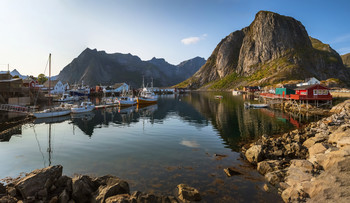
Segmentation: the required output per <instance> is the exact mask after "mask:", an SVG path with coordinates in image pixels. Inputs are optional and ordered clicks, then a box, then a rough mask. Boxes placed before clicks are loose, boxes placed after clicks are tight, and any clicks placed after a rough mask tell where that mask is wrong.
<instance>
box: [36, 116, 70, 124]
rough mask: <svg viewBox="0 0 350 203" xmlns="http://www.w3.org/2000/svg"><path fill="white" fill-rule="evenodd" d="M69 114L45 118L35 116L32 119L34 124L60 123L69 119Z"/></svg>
mask: <svg viewBox="0 0 350 203" xmlns="http://www.w3.org/2000/svg"><path fill="white" fill-rule="evenodd" d="M70 119H71V115H65V116H58V117H47V118H37V119H35V120H34V122H33V123H34V124H49V123H62V122H64V121H66V120H70Z"/></svg>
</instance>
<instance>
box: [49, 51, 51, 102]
mask: <svg viewBox="0 0 350 203" xmlns="http://www.w3.org/2000/svg"><path fill="white" fill-rule="evenodd" d="M49 106H51V53H50V54H49Z"/></svg>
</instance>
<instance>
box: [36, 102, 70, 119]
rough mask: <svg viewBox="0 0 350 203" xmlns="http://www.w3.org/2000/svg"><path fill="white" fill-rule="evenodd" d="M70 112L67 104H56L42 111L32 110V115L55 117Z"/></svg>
mask: <svg viewBox="0 0 350 203" xmlns="http://www.w3.org/2000/svg"><path fill="white" fill-rule="evenodd" d="M70 112H71V108H70V107H69V106H62V105H61V106H58V107H53V108H49V109H45V110H43V111H38V112H34V113H33V115H34V116H35V117H36V118H49V117H57V116H64V115H68V114H70Z"/></svg>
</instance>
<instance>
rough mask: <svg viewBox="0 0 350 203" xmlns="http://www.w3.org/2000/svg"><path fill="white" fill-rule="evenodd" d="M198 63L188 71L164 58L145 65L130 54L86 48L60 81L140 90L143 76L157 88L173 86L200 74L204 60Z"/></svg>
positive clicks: (145, 62) (69, 66)
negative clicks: (129, 86)
mask: <svg viewBox="0 0 350 203" xmlns="http://www.w3.org/2000/svg"><path fill="white" fill-rule="evenodd" d="M190 60H191V59H190ZM190 60H187V61H190ZM199 61H200V63H198V64H195V67H193V65H190V63H187V65H185V68H182V67H178V66H175V65H172V64H170V63H168V62H167V61H166V60H165V59H162V58H155V57H153V58H152V59H151V60H148V61H143V60H141V59H140V57H138V56H136V55H132V54H130V53H129V54H122V53H112V54H108V53H106V52H105V51H97V49H90V48H86V49H85V50H84V51H83V52H82V53H80V54H79V55H78V57H76V58H75V59H73V60H72V62H71V63H70V64H68V65H67V66H65V67H64V68H63V69H62V70H61V72H60V73H59V75H58V79H60V80H62V81H64V82H69V83H80V82H82V81H84V84H89V85H100V84H102V85H112V84H114V83H119V82H126V83H128V84H131V85H132V86H133V87H140V86H141V83H142V77H143V76H144V77H145V79H146V82H149V81H150V80H151V78H153V79H154V84H155V85H156V86H172V85H175V84H177V83H179V82H181V81H183V80H185V79H187V78H188V77H190V75H189V76H188V77H187V78H186V76H187V75H188V74H187V72H191V71H192V72H193V69H195V71H197V70H199V68H200V67H201V66H202V65H203V64H204V63H205V59H204V58H199ZM180 64H181V63H180ZM187 70H189V71H187Z"/></svg>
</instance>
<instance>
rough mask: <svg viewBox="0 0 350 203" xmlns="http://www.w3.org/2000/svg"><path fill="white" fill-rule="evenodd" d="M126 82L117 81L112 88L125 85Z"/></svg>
mask: <svg viewBox="0 0 350 203" xmlns="http://www.w3.org/2000/svg"><path fill="white" fill-rule="evenodd" d="M124 84H125V83H115V84H114V85H113V86H112V88H113V89H117V88H119V87H121V86H123V85H124Z"/></svg>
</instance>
